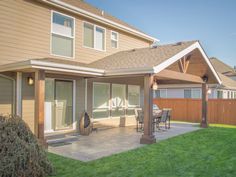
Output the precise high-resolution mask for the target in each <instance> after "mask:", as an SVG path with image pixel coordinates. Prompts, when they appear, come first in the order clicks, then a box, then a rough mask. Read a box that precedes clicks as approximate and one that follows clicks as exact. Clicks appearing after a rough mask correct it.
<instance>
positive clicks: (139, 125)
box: [134, 108, 144, 132]
mask: <svg viewBox="0 0 236 177" xmlns="http://www.w3.org/2000/svg"><path fill="white" fill-rule="evenodd" d="M134 112H135V119H136V123H137V124H136V131H137V132H138V131H139V129H140V130H142V129H143V119H144V115H143V111H142V109H141V108H137V109H135V110H134Z"/></svg>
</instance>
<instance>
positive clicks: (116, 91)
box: [111, 84, 126, 117]
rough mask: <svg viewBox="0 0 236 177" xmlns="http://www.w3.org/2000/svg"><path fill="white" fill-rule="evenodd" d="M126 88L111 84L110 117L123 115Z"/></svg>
mask: <svg viewBox="0 0 236 177" xmlns="http://www.w3.org/2000/svg"><path fill="white" fill-rule="evenodd" d="M125 89H126V87H125V85H122V84H112V110H111V116H112V117H120V116H124V115H125V100H126V98H125V97H126V95H125V92H126V90H125Z"/></svg>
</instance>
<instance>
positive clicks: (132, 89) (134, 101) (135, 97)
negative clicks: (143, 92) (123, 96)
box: [128, 85, 140, 107]
mask: <svg viewBox="0 0 236 177" xmlns="http://www.w3.org/2000/svg"><path fill="white" fill-rule="evenodd" d="M128 106H129V107H140V86H138V85H128Z"/></svg>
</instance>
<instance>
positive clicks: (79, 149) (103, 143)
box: [48, 123, 199, 162]
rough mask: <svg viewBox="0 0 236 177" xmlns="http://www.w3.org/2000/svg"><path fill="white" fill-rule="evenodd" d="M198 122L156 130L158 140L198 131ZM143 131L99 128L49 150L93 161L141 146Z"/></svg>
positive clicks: (123, 128) (126, 128)
mask: <svg viewBox="0 0 236 177" xmlns="http://www.w3.org/2000/svg"><path fill="white" fill-rule="evenodd" d="M198 129H199V126H197V125H196V124H185V123H172V124H171V129H168V130H164V129H163V130H159V131H156V132H155V136H156V138H157V142H159V141H161V140H165V139H168V138H171V137H174V136H178V135H181V134H184V133H188V132H192V131H196V130H198ZM141 135H142V133H141V132H136V129H135V126H129V127H120V128H108V129H105V130H98V131H97V132H93V133H92V134H91V135H89V136H74V139H73V141H69V142H66V143H57V144H51V145H49V147H48V151H49V152H51V153H55V154H58V155H61V156H65V157H69V158H72V159H76V160H80V161H84V162H87V161H92V160H96V159H99V158H102V157H106V156H110V155H112V154H117V153H120V152H124V151H128V150H131V149H135V148H139V147H142V146H145V145H142V144H140V137H141Z"/></svg>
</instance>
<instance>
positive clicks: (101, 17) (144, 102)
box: [0, 0, 221, 143]
mask: <svg viewBox="0 0 236 177" xmlns="http://www.w3.org/2000/svg"><path fill="white" fill-rule="evenodd" d="M0 17H1V20H2V23H1V33H0V38H1V40H0V52H1V56H0V85H1V87H0V112H1V113H3V114H7V113H8V114H17V115H19V116H21V117H22V119H24V120H25V121H26V122H27V124H28V125H29V127H30V128H31V130H32V131H33V132H34V133H35V135H36V136H37V137H38V138H39V139H40V140H41V141H42V142H43V141H44V139H45V135H48V134H54V133H65V132H75V131H78V129H79V126H78V125H79V120H80V118H81V116H82V115H83V112H84V111H87V112H88V114H89V115H90V117H92V118H93V119H94V120H95V121H96V122H99V123H100V124H104V125H108V124H109V125H112V126H117V125H119V121H120V117H121V116H125V118H126V124H127V125H129V124H134V123H135V118H134V109H135V108H139V107H141V108H142V109H143V111H144V133H143V135H142V137H141V139H140V142H141V143H153V142H155V138H154V136H153V134H152V133H153V132H152V128H151V123H152V104H153V103H152V102H153V99H152V98H153V93H152V88H153V87H154V85H156V84H159V85H162V84H167V83H168V84H190V83H198V84H201V85H202V88H203V89H202V92H203V93H202V94H203V95H205V96H204V98H203V99H202V100H203V101H202V103H203V104H202V109H203V110H206V106H207V97H206V93H207V85H208V84H221V79H220V77H219V75H218V74H217V72H216V71H215V69H214V67H213V66H212V64H211V62H210V60H209V59H208V57H207V55H206V53H205V52H204V50H203V48H202V46H201V44H200V42H199V41H186V42H178V43H175V44H167V45H152V44H153V43H155V42H156V41H158V39H156V38H154V37H152V36H150V35H147V34H145V33H143V32H142V31H140V30H138V29H136V28H134V27H132V26H130V25H128V24H126V23H124V22H123V21H121V20H119V19H117V18H115V17H113V16H111V15H109V14H107V13H105V12H104V11H102V10H99V9H97V8H95V7H93V6H91V5H89V4H87V3H86V2H84V1H79V0H60V1H59V0H37V1H35V0H17V1H7V0H3V1H0ZM180 61H184V62H186V63H188V64H187V65H184V68H183V70H179V67H178V64H179V62H180ZM202 117H203V118H202V126H207V112H206V111H202Z"/></svg>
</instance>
